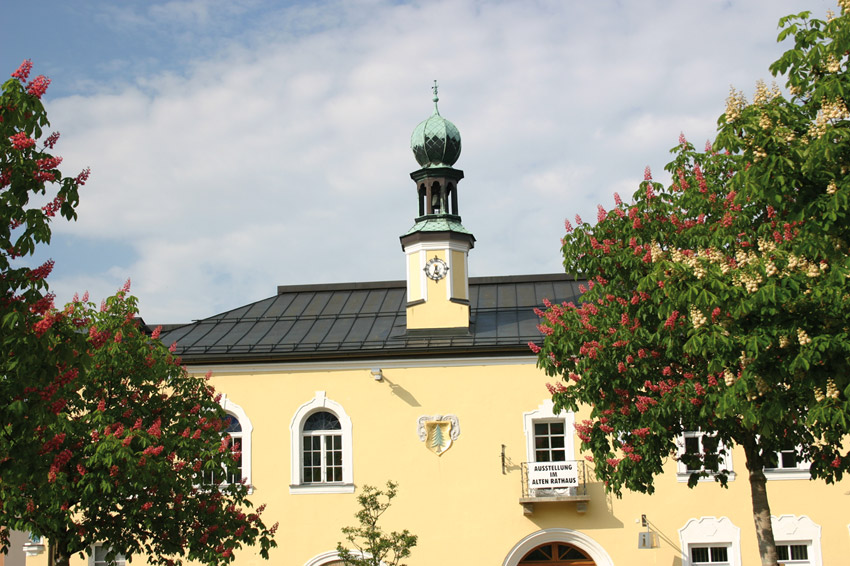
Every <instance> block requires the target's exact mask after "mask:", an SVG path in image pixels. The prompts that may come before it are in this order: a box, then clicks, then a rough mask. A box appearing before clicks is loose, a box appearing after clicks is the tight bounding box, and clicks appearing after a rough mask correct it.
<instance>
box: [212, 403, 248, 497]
mask: <svg viewBox="0 0 850 566" xmlns="http://www.w3.org/2000/svg"><path fill="white" fill-rule="evenodd" d="M225 432H227V434H229V435H230V438H231V444H232V447H233V449H234V450H236V451H238V452H239V453H240V457H239V460H238V462H237V464H238V465H237V468H236V469H235V470H233V471H232V472H228V471H227V470H224V469H222V470H218V471H210V470H203V471H202V472H201V478H202V480H201V483H202V484H203V485H221V484H229V483H240V482H241V481H242V478H243V477H245V474H244V464H243V462H244V460H245V458H247V457H248V454H246V453H245V451H244V450H243V447H242V444H243V443H242V424H241V423H240V422H239V419H237V418H236V417H235V416H233V415H227V416H226V417H225Z"/></svg>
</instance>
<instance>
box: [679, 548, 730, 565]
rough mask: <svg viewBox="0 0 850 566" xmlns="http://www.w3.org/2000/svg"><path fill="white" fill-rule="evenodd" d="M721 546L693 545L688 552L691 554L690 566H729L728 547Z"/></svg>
mask: <svg viewBox="0 0 850 566" xmlns="http://www.w3.org/2000/svg"><path fill="white" fill-rule="evenodd" d="M730 546H731V545H728V544H723V545H717V546H709V545H705V546H703V545H693V546H691V547H690V548H689V549H688V550H690V553H691V566H700V565H702V564H714V565H715V566H729V547H730Z"/></svg>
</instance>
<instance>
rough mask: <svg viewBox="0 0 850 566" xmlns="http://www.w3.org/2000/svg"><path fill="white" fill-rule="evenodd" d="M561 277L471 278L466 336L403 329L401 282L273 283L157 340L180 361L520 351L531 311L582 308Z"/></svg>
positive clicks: (534, 337)
mask: <svg viewBox="0 0 850 566" xmlns="http://www.w3.org/2000/svg"><path fill="white" fill-rule="evenodd" d="M579 283H580V281H576V280H575V279H574V278H572V277H571V276H568V275H564V274H551V275H520V276H507V277H473V278H471V279H470V281H469V294H470V318H471V324H470V328H469V332H466V331H462V332H458V331H456V330H454V331H439V330H435V331H416V332H408V331H407V328H406V319H407V317H406V305H407V300H406V289H405V282H404V281H381V282H374V283H336V284H327V285H297V286H295V285H293V286H281V287H278V293H277V295H275V296H273V297H269V298H268V299H264V300H262V301H257V302H256V303H251V304H249V305H245V306H243V307H240V308H237V309H234V310H231V311H227V312H224V313H221V314H218V315H215V316H211V317H209V318H206V319H203V320H199V321H196V322H193V323H191V324H187V325H183V326H177V327H174V326H171V327H169V329H168V330H167V331H164V332H163V334H162V341H163V342H164V343H166V344H171V343H172V342H177V352H178V354H179V355H180V356H182V358H183V361H184V362H185V363H217V362H218V363H225V362H258V361H298V360H318V359H320V360H323V361H331V360H340V359H351V358H386V357H412V356H416V357H421V356H434V355H439V356H456V355H512V354H518V353H519V354H526V353H528V352H529V350H528V342H529V341H535V342H539V341H540V338H541V336H540V333H539V332H538V331H537V323H538V319H537V316H536V315H535V314H534V307H538V306H542V304H543V300H544V299H549V300H550V301H552V302H557V303H560V302H563V301H574V302H578V297H579V294H580V293H579V289H578V285H579Z"/></svg>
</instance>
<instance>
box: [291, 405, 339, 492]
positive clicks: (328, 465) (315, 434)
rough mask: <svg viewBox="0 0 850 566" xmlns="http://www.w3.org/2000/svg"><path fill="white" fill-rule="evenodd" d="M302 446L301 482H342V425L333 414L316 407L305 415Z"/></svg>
mask: <svg viewBox="0 0 850 566" xmlns="http://www.w3.org/2000/svg"><path fill="white" fill-rule="evenodd" d="M301 449H302V450H303V454H302V460H301V464H302V465H301V470H302V473H301V481H302V482H303V483H334V482H342V426H341V425H340V424H339V419H338V418H336V415H334V414H333V413H330V412H328V411H319V412H316V413H313V414H312V415H310V416H309V417H307V420H306V421H305V422H304V432H303V434H302V436H301Z"/></svg>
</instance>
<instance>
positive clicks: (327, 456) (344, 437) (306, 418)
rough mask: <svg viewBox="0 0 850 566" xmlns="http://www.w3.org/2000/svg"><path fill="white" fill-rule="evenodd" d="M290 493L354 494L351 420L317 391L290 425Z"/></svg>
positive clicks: (322, 393)
mask: <svg viewBox="0 0 850 566" xmlns="http://www.w3.org/2000/svg"><path fill="white" fill-rule="evenodd" d="M289 433H290V441H291V454H292V465H291V477H292V483H291V484H290V486H289V492H290V493H353V492H354V474H353V471H352V465H351V460H352V447H351V445H352V443H351V419H350V418H349V417H348V415H347V414H346V413H345V410H344V409H343V408H342V405H340V404H339V403H336V402H334V401H332V400H330V399H328V398H327V397H326V396H325V392H324V391H317V392H316V396H315V397H314V398H313V399H311V400H310V401H308V402H307V403H304V404H303V405H301V407H299V408H298V411H296V413H295V416H293V417H292V421H291V422H290V424H289Z"/></svg>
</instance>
